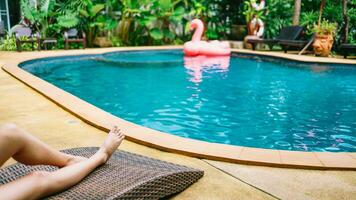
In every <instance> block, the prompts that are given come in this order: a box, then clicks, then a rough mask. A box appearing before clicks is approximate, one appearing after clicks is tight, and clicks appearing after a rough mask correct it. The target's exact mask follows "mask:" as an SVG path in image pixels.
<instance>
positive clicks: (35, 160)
mask: <svg viewBox="0 0 356 200" xmlns="http://www.w3.org/2000/svg"><path fill="white" fill-rule="evenodd" d="M0 152H1V153H0V166H1V165H3V164H4V163H5V162H6V161H7V160H8V159H9V158H11V157H13V158H14V159H15V160H17V161H18V162H20V163H24V164H28V165H36V164H45V165H54V166H58V167H64V166H67V165H69V164H72V163H75V162H78V161H80V160H82V159H84V158H80V157H76V156H72V155H68V154H65V153H61V152H59V151H57V150H55V149H53V148H51V147H50V146H48V145H47V144H45V143H44V142H42V141H40V140H39V139H37V138H36V137H34V136H33V135H31V134H29V133H27V132H26V131H24V130H22V129H20V128H18V127H17V126H16V125H14V124H7V125H5V126H2V127H1V128H0Z"/></svg>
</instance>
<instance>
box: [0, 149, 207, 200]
mask: <svg viewBox="0 0 356 200" xmlns="http://www.w3.org/2000/svg"><path fill="white" fill-rule="evenodd" d="M97 150H98V148H97V147H85V148H75V149H68V150H64V151H63V152H65V153H70V154H73V155H79V156H85V157H89V156H91V155H93V154H94V153H95V152H96V151H97ZM56 169H58V168H57V167H53V166H44V165H37V166H26V165H23V164H14V165H11V166H9V167H6V168H4V169H1V170H0V185H1V184H6V183H8V182H10V181H13V180H15V179H17V178H19V177H22V176H24V175H26V174H28V173H29V172H31V171H36V170H46V171H54V170H56ZM203 174H204V172H203V171H201V170H196V169H192V168H188V167H185V166H180V165H175V164H172V163H168V162H164V161H160V160H156V159H152V158H148V157H144V156H140V155H136V154H132V153H129V152H125V151H116V152H115V153H114V154H113V155H112V157H111V158H110V160H109V161H108V162H107V163H106V164H105V165H103V166H101V167H99V168H98V169H96V170H95V171H94V172H92V173H91V174H90V175H89V176H87V177H86V178H85V179H84V180H83V181H82V182H80V183H79V184H77V185H75V186H73V187H72V188H69V189H68V190H66V191H64V192H62V193H58V194H56V195H53V196H50V197H47V198H48V199H80V200H82V199H160V198H163V197H167V196H170V195H172V194H175V193H178V192H181V191H183V190H184V189H186V188H187V187H188V186H190V185H191V184H193V183H194V182H196V181H197V180H199V179H200V178H201V177H202V176H203Z"/></svg>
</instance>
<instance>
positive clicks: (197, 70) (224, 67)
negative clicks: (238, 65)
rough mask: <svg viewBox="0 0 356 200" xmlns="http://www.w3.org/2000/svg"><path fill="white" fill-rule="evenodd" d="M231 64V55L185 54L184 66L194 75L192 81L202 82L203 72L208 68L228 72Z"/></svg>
mask: <svg viewBox="0 0 356 200" xmlns="http://www.w3.org/2000/svg"><path fill="white" fill-rule="evenodd" d="M229 65H230V56H209V57H208V56H196V57H188V56H184V67H185V68H186V69H188V74H190V75H191V76H192V78H190V81H192V82H194V83H200V82H201V81H202V78H203V72H206V71H208V70H219V72H227V71H228V68H229Z"/></svg>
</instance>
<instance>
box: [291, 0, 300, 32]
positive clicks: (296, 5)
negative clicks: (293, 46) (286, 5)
mask: <svg viewBox="0 0 356 200" xmlns="http://www.w3.org/2000/svg"><path fill="white" fill-rule="evenodd" d="M301 6H302V1H301V0H294V13H293V26H297V25H299V18H300V9H301Z"/></svg>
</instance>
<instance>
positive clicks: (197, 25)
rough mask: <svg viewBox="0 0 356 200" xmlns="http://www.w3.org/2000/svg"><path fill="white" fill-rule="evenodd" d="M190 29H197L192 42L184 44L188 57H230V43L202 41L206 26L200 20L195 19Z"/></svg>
mask: <svg viewBox="0 0 356 200" xmlns="http://www.w3.org/2000/svg"><path fill="white" fill-rule="evenodd" d="M190 29H191V30H193V29H195V32H194V35H193V38H192V41H189V42H186V43H185V44H184V49H183V51H184V54H185V55H186V56H197V55H205V56H227V55H230V52H231V50H230V45H229V43H228V42H219V41H217V40H214V41H211V42H206V41H201V36H202V35H203V31H204V24H203V22H202V21H201V20H199V19H194V20H193V21H192V22H191V25H190Z"/></svg>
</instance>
